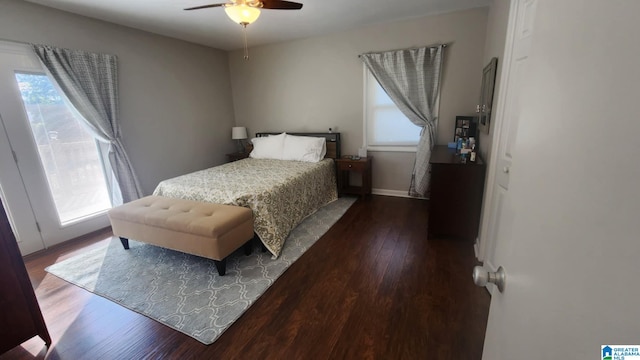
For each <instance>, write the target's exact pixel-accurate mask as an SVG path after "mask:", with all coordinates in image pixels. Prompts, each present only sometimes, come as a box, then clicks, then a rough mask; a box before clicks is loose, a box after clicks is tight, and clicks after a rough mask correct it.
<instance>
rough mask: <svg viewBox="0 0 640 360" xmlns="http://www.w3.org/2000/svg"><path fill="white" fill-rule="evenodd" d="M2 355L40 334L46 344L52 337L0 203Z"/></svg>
mask: <svg viewBox="0 0 640 360" xmlns="http://www.w3.org/2000/svg"><path fill="white" fill-rule="evenodd" d="M0 272H1V273H2V281H1V282H0V303H2V312H3V315H2V317H0V354H2V353H4V352H6V351H8V350H11V349H13V348H14V347H16V346H18V345H20V344H22V343H23V342H25V341H27V340H29V339H31V338H32V337H34V336H36V335H38V336H40V338H42V340H44V342H45V345H46V346H47V347H48V346H49V345H51V336H49V331H48V330H47V326H46V324H45V323H44V318H43V317H42V313H41V312H40V306H39V305H38V300H37V299H36V295H35V293H34V291H33V286H32V285H31V281H30V280H29V274H28V273H27V269H26V268H25V266H24V262H23V261H22V256H21V255H20V250H18V243H17V242H16V238H15V235H14V234H13V231H12V230H11V226H10V225H9V219H8V217H7V213H6V212H5V210H4V207H3V205H2V200H0Z"/></svg>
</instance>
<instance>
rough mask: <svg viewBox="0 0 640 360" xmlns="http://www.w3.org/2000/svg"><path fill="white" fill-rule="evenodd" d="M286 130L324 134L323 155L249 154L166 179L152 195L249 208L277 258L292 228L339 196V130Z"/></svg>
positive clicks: (305, 134)
mask: <svg viewBox="0 0 640 360" xmlns="http://www.w3.org/2000/svg"><path fill="white" fill-rule="evenodd" d="M277 134H278V133H258V134H256V137H258V138H261V137H267V136H270V135H277ZM288 135H295V136H311V137H321V138H324V139H325V144H326V156H325V158H324V159H323V160H321V161H319V162H306V161H292V160H280V159H271V158H260V159H257V158H247V159H243V160H239V161H234V162H231V163H227V164H224V165H220V166H216V167H213V168H209V169H205V170H201V171H196V172H193V173H190V174H186V175H182V176H178V177H175V178H172V179H168V180H164V181H162V182H160V183H159V184H158V186H157V187H156V189H155V191H154V192H153V194H154V195H159V196H165V197H170V198H180V199H189V200H196V201H204V202H211V203H216V204H227V205H236V206H243V207H248V208H250V209H251V210H252V211H253V214H254V232H255V233H256V235H257V237H258V238H259V239H260V241H262V243H263V244H264V246H265V247H266V248H267V250H269V251H270V252H271V253H272V254H273V256H274V257H277V256H279V255H280V251H281V250H282V246H283V245H284V241H285V239H286V238H287V236H288V235H289V232H291V230H293V229H294V228H295V227H296V226H297V225H298V224H299V223H300V222H301V221H302V220H303V219H304V218H306V217H307V216H309V215H311V214H313V213H314V212H315V211H316V210H317V209H319V208H320V207H322V206H324V205H326V204H328V203H330V202H332V201H334V200H336V199H337V197H338V194H337V187H336V177H335V164H334V162H333V159H335V158H338V157H340V134H339V133H288Z"/></svg>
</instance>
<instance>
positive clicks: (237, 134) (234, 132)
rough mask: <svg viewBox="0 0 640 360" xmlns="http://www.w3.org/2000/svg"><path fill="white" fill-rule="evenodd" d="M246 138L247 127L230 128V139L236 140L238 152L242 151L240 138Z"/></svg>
mask: <svg viewBox="0 0 640 360" xmlns="http://www.w3.org/2000/svg"><path fill="white" fill-rule="evenodd" d="M246 138H247V128H246V127H244V126H234V127H233V128H231V139H233V140H238V152H239V153H244V152H245V149H244V145H242V140H245V139H246Z"/></svg>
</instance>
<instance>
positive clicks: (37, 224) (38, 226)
mask: <svg viewBox="0 0 640 360" xmlns="http://www.w3.org/2000/svg"><path fill="white" fill-rule="evenodd" d="M36 227H37V228H38V232H39V233H41V232H42V230H40V224H39V223H38V222H37V221H36Z"/></svg>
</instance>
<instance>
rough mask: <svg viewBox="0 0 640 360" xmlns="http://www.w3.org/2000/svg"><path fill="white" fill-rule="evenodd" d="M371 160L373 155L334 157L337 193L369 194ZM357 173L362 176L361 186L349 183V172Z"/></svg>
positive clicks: (362, 195)
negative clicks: (349, 157)
mask: <svg viewBox="0 0 640 360" xmlns="http://www.w3.org/2000/svg"><path fill="white" fill-rule="evenodd" d="M371 160H373V156H369V157H364V158H360V159H358V160H352V159H347V158H342V159H336V168H337V172H336V178H337V179H336V180H337V181H338V194H339V195H344V194H355V195H360V196H361V197H363V198H364V197H365V196H366V195H368V194H371ZM352 172H354V173H358V174H360V176H361V177H362V186H351V185H350V184H349V176H350V174H351V173H352Z"/></svg>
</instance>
